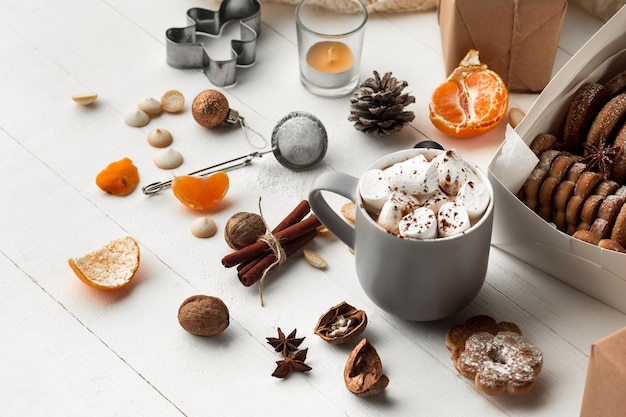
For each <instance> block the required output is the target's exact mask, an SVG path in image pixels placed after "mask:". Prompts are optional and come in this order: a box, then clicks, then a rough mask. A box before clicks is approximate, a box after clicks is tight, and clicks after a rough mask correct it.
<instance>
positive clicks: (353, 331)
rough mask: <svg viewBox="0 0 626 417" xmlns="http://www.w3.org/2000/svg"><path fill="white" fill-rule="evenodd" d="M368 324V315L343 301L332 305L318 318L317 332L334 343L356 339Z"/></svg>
mask: <svg viewBox="0 0 626 417" xmlns="http://www.w3.org/2000/svg"><path fill="white" fill-rule="evenodd" d="M366 326H367V315H366V314H365V312H364V311H363V310H358V309H356V308H354V307H352V306H351V305H350V304H348V303H346V302H345V301H342V302H341V303H340V304H337V305H336V306H334V307H331V308H330V309H329V310H328V311H327V312H326V313H324V314H323V315H322V316H321V317H320V318H319V320H318V322H317V325H316V326H315V334H316V335H318V336H319V337H321V338H322V339H324V340H325V341H327V342H328V343H332V344H340V343H346V342H350V341H352V340H355V339H356V338H357V337H358V336H359V335H360V334H361V333H363V331H364V330H365V327H366Z"/></svg>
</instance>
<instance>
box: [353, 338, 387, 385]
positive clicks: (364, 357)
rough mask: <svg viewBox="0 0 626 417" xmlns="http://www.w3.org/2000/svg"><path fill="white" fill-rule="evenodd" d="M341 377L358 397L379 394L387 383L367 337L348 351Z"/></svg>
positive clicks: (378, 358)
mask: <svg viewBox="0 0 626 417" xmlns="http://www.w3.org/2000/svg"><path fill="white" fill-rule="evenodd" d="M343 379H344V382H345V383H346V388H348V390H350V392H351V393H353V394H355V395H357V396H359V397H371V396H373V395H376V394H380V393H381V392H383V390H384V389H385V388H386V387H387V385H388V384H389V378H387V376H386V375H384V374H383V364H382V362H381V360H380V357H379V356H378V352H376V349H374V346H372V345H371V344H370V343H369V342H368V341H367V339H362V340H361V341H360V342H359V344H358V345H356V347H355V348H354V350H352V352H351V353H350V357H349V358H348V362H346V366H345V368H344V370H343Z"/></svg>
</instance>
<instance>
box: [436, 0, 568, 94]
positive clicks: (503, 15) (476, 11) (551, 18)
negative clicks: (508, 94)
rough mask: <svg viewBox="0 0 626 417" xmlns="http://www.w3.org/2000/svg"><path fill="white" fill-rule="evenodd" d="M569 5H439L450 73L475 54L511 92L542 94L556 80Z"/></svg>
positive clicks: (512, 0) (549, 1)
mask: <svg viewBox="0 0 626 417" xmlns="http://www.w3.org/2000/svg"><path fill="white" fill-rule="evenodd" d="M566 9H567V0H439V4H438V17H439V28H440V32H441V43H442V49H443V59H444V64H445V69H446V74H450V73H451V72H452V71H453V70H454V68H456V67H457V66H458V64H459V62H460V61H461V60H462V59H463V57H464V56H465V55H466V54H467V52H468V51H469V50H470V49H476V50H478V51H479V53H480V59H481V61H482V62H483V63H485V64H487V66H488V67H489V68H490V69H491V70H493V71H495V72H496V73H497V74H498V75H500V77H501V78H502V79H503V80H504V82H505V83H506V85H507V88H508V89H509V91H512V92H539V91H541V90H542V89H543V88H544V87H545V86H546V84H548V81H550V77H551V76H552V69H553V66H554V59H555V56H556V50H557V47H558V44H559V37H560V35H561V27H562V26H563V19H564V17H565V11H566Z"/></svg>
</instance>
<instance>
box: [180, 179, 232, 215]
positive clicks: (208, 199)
mask: <svg viewBox="0 0 626 417" xmlns="http://www.w3.org/2000/svg"><path fill="white" fill-rule="evenodd" d="M228 187H229V178H228V174H226V173H225V172H223V171H218V172H215V173H213V174H211V175H207V176H205V177H197V176H193V175H181V176H178V177H174V180H173V181H172V191H173V193H174V195H175V196H176V198H177V199H178V200H179V201H180V202H181V203H183V204H184V205H185V206H187V207H189V208H191V209H194V210H198V211H205V210H209V209H211V208H213V207H214V206H215V205H216V204H217V203H219V202H220V201H222V199H223V198H224V196H225V195H226V192H227V191H228Z"/></svg>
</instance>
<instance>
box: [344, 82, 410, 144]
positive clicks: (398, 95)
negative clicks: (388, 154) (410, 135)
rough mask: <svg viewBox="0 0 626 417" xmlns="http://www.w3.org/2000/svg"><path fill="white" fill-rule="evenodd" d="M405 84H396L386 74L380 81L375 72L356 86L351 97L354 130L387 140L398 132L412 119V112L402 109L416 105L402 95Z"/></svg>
mask: <svg viewBox="0 0 626 417" xmlns="http://www.w3.org/2000/svg"><path fill="white" fill-rule="evenodd" d="M407 85H408V83H407V82H406V81H402V82H399V81H398V80H397V79H396V78H395V77H392V76H391V72H388V73H386V74H385V75H384V76H383V78H382V79H381V78H380V76H379V74H378V72H376V71H374V78H368V79H367V80H365V81H363V82H362V83H361V85H359V87H358V89H357V91H356V92H355V93H354V95H353V96H352V97H350V106H351V109H350V117H348V120H350V121H351V122H354V127H355V128H356V129H357V130H360V131H362V132H365V133H367V134H369V135H373V136H388V135H391V134H392V133H394V132H399V131H400V130H401V129H402V128H403V127H404V126H405V125H406V124H407V123H408V122H410V121H412V120H413V119H414V118H415V114H413V112H412V111H405V110H404V107H405V106H407V105H409V104H410V103H415V97H413V96H411V95H409V94H402V90H403V89H404V87H406V86H407Z"/></svg>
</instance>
